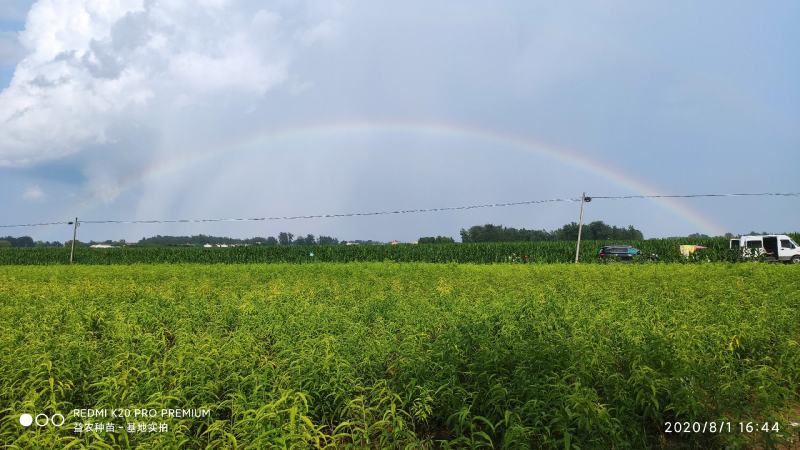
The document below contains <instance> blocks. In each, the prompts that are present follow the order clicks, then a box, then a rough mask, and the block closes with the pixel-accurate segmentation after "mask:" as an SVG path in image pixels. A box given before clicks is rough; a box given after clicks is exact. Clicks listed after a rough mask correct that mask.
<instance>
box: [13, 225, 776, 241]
mask: <svg viewBox="0 0 800 450" xmlns="http://www.w3.org/2000/svg"><path fill="white" fill-rule="evenodd" d="M459 234H460V236H461V242H465V243H469V242H531V241H575V240H577V238H578V224H577V223H575V222H571V223H568V224H566V225H564V226H562V227H561V228H558V229H555V230H544V229H540V230H536V229H530V230H529V229H526V228H513V227H505V226H503V225H494V224H485V225H475V226H472V227H470V228H467V229H461V231H460V233H459ZM752 234H767V233H752ZM581 236H582V239H586V240H619V241H626V240H628V241H638V240H643V239H644V235H643V234H642V232H641V231H640V230H637V229H636V228H634V227H633V225H629V226H627V227H617V226H614V225H608V224H606V223H604V222H603V221H601V220H598V221H594V222H590V223H588V224H585V225H584V226H583V230H582V234H581ZM732 236H733V235H732V234H730V233H726V235H725V237H732ZM708 237H709V236H707V235H704V234H699V233H693V234H691V235H689V236H684V237H675V238H668V239H687V238H688V239H700V238H708ZM417 242H418V243H420V244H452V243H455V240H454V239H453V238H452V237H450V236H423V237H420V238H419V239H418V241H417ZM70 243H71V241H66V242H64V243H63V244H62V243H61V242H58V241H53V242H50V241H34V240H33V238H31V237H30V236H22V237H12V236H7V237H0V247H61V246H67V245H69V244H70ZM94 244H105V245H113V246H123V245H140V246H202V245H205V244H211V245H341V244H363V245H370V244H384V242H380V241H373V240H354V241H344V240H340V239H338V238H335V237H332V236H325V235H320V236H314V235H313V234H306V235H295V234H292V233H289V232H281V233H279V234H278V235H277V236H269V237H252V238H246V239H237V238H231V237H223V236H210V235H205V234H197V235H192V236H161V235H156V236H152V237H145V238H142V239H140V240H139V241H137V242H126V241H125V240H118V241H112V240H107V241H89V242H80V241H78V242H76V245H94Z"/></svg>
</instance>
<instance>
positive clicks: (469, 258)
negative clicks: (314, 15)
mask: <svg viewBox="0 0 800 450" xmlns="http://www.w3.org/2000/svg"><path fill="white" fill-rule="evenodd" d="M613 243H615V242H613V241H584V242H582V243H581V261H583V262H598V258H597V251H598V249H599V248H600V247H602V246H603V245H607V244H613ZM620 243H622V244H628V245H633V246H635V247H637V248H639V249H641V250H642V251H643V252H644V253H645V254H647V255H650V254H656V255H658V260H659V261H662V262H681V263H685V262H709V261H728V262H733V261H738V260H740V259H741V254H740V253H738V252H736V251H732V250H730V249H729V248H728V240H727V239H724V238H709V239H686V240H672V239H653V240H643V241H625V242H620ZM680 244H701V245H704V246H707V247H708V248H707V249H704V250H702V251H698V252H697V253H696V254H694V255H692V257H691V258H688V259H687V258H685V257H683V256H682V255H681V254H680V252H679V249H678V247H679V245H680ZM69 252H70V250H69V249H68V248H11V249H0V265H24V264H66V263H68V262H69ZM574 260H575V243H574V242H569V241H545V242H497V243H474V244H419V245H417V244H400V245H352V246H348V245H282V246H281V245H278V246H249V247H228V248H202V247H146V246H144V247H138V246H130V247H121V248H111V249H94V248H86V247H79V248H77V249H76V254H75V262H76V263H78V264H135V263H204V264H206V263H223V264H226V263H227V264H231V263H265V262H287V263H309V262H357V261H360V262H366V261H378V262H382V261H394V262H433V263H450V262H456V263H481V264H483V263H567V262H572V261H574Z"/></svg>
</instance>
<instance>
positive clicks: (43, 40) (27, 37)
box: [0, 0, 336, 184]
mask: <svg viewBox="0 0 800 450" xmlns="http://www.w3.org/2000/svg"><path fill="white" fill-rule="evenodd" d="M254 3H258V4H255V5H250V4H249V3H248V2H246V1H243V2H232V1H227V0H204V1H203V2H200V3H198V2H196V1H193V0H170V1H164V2H154V1H150V0H40V1H39V2H38V3H36V4H35V5H34V6H33V7H32V9H31V11H30V13H29V15H28V19H27V23H26V26H25V30H24V31H23V32H22V33H21V37H20V41H21V43H22V46H23V48H24V51H25V56H24V58H23V59H22V60H21V61H20V62H19V64H18V65H17V66H16V70H15V72H14V77H13V79H12V81H11V84H10V86H9V87H8V88H7V89H6V90H4V91H3V92H2V93H0V167H3V166H5V167H20V166H28V165H32V164H36V163H39V162H42V161H47V160H52V159H57V158H61V157H64V156H67V155H71V154H76V153H80V152H82V151H85V150H86V149H89V148H98V147H100V148H102V149H104V150H103V151H105V152H106V153H105V154H104V158H103V160H104V161H113V159H114V158H113V154H114V153H116V152H120V153H124V152H130V151H136V152H140V153H141V155H142V157H146V156H147V154H148V152H153V151H154V149H152V148H150V149H141V148H140V149H134V150H132V149H131V148H130V147H127V148H126V147H125V146H123V145H119V143H120V140H121V139H123V137H124V135H126V134H131V133H132V131H131V127H130V125H131V124H134V125H136V126H137V127H143V128H144V129H147V130H150V131H151V133H152V134H153V135H156V136H168V135H170V134H175V133H177V131H176V130H177V129H178V127H179V126H180V125H181V123H183V124H185V123H186V122H189V121H191V115H192V114H193V111H192V108H195V107H197V106H198V105H204V104H215V103H216V102H217V101H219V97H220V96H222V97H225V98H226V99H228V100H230V99H238V100H237V101H241V102H243V103H245V104H242V105H239V106H240V107H241V108H239V109H242V110H243V109H246V108H247V107H248V105H247V104H246V103H247V102H252V101H253V99H254V98H259V97H261V96H264V95H265V94H266V93H268V92H269V91H270V90H272V89H274V88H276V87H278V86H280V85H282V84H283V83H284V82H285V81H287V79H288V77H289V68H290V64H291V62H292V59H293V57H294V54H295V53H296V51H297V49H298V48H301V47H303V46H304V45H308V44H309V43H313V42H318V41H319V40H322V39H326V38H327V39H330V38H332V36H333V34H331V33H332V31H331V30H334V29H335V28H336V25H335V22H334V21H333V19H331V18H329V17H324V18H323V17H317V14H316V13H315V15H314V17H309V18H307V19H304V18H303V17H300V18H299V19H298V18H297V17H293V18H292V20H286V19H285V18H284V15H283V14H282V11H281V8H282V7H284V6H283V5H282V3H279V4H278V5H277V6H274V7H270V8H265V7H263V5H262V4H260V3H261V2H254ZM2 55H3V50H2V44H1V42H0V57H2ZM292 85H295V84H292ZM228 106H229V107H230V108H229V110H231V109H232V110H235V109H236V106H237V105H235V104H234V105H231V104H229V105H228ZM223 114H229V112H225V113H223ZM171 118H172V119H175V121H177V122H178V123H174V122H171V121H170V119H171ZM182 131H185V130H182ZM221 132H224V131H221ZM109 164H112V165H113V162H111V163H109ZM101 184H105V183H101Z"/></svg>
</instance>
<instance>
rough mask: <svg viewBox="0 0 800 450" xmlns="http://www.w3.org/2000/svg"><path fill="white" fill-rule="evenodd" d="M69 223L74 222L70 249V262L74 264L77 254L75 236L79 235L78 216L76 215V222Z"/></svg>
mask: <svg viewBox="0 0 800 450" xmlns="http://www.w3.org/2000/svg"><path fill="white" fill-rule="evenodd" d="M69 223H70V224H72V245H71V246H70V249H69V263H70V264H72V261H73V258H74V256H75V238H76V237H77V236H78V218H77V217H76V218H75V221H74V222H69Z"/></svg>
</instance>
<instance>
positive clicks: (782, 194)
mask: <svg viewBox="0 0 800 450" xmlns="http://www.w3.org/2000/svg"><path fill="white" fill-rule="evenodd" d="M763 196H773V197H797V196H800V192H760V193H722V194H720V193H716V194H648V195H592V196H590V195H587V196H586V197H585V201H591V200H595V199H603V200H629V199H655V198H702V197H709V198H714V197H763ZM564 202H575V203H578V202H581V198H551V199H545V200H525V201H518V202H501V203H485V204H475V205H462V206H446V207H440V208H414V209H397V210H381V211H368V212H351V213H335V214H304V215H295V216H271V217H245V218H200V219H151V220H114V219H105V220H79V221H78V223H79V224H166V223H210V222H256V221H257V222H263V221H277V220H301V219H329V218H342V217H366V216H382V215H393V214H419V213H435V212H445V211H463V210H470V209H481V208H504V207H509V206H521V205H538V204H544V203H564ZM72 224H73V221H60V222H42V223H25V224H12V225H0V228H22V227H39V226H51V225H72Z"/></svg>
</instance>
